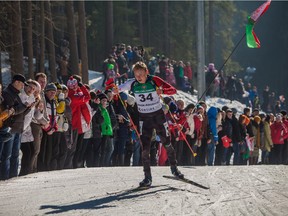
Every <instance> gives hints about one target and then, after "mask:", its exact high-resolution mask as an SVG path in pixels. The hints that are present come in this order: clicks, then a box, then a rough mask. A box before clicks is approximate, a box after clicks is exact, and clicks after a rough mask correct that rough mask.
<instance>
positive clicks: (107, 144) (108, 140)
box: [101, 136, 114, 166]
mask: <svg viewBox="0 0 288 216" xmlns="http://www.w3.org/2000/svg"><path fill="white" fill-rule="evenodd" d="M113 141H114V139H113V138H112V137H110V136H103V137H102V141H101V166H110V164H111V163H110V162H111V156H112V153H113V151H114V144H113Z"/></svg>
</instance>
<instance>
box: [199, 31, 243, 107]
mask: <svg viewBox="0 0 288 216" xmlns="http://www.w3.org/2000/svg"><path fill="white" fill-rule="evenodd" d="M245 36H246V33H244V35H243V36H242V38H241V39H240V40H239V41H238V43H237V44H236V46H235V47H234V49H233V50H232V52H231V53H230V55H229V56H228V57H227V58H226V60H225V61H224V63H223V64H222V65H221V67H220V68H219V70H218V71H217V73H216V74H215V76H214V78H213V80H212V81H211V82H210V83H209V85H208V87H206V89H205V91H204V92H203V93H202V95H201V97H199V99H198V101H197V103H196V104H198V103H199V101H200V100H201V99H202V98H203V97H204V95H205V94H206V93H207V91H208V90H209V88H210V87H211V85H212V83H213V82H214V80H215V79H216V77H217V76H218V75H219V73H220V71H221V70H222V69H223V68H224V66H225V65H226V63H227V62H228V60H229V59H230V57H231V56H232V54H233V53H234V52H235V50H236V49H237V48H238V46H239V45H240V43H241V42H242V40H243V39H244V38H245Z"/></svg>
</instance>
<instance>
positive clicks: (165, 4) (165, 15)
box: [164, 1, 170, 56]
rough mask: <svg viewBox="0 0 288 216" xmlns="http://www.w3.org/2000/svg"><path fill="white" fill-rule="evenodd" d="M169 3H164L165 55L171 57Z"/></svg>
mask: <svg viewBox="0 0 288 216" xmlns="http://www.w3.org/2000/svg"><path fill="white" fill-rule="evenodd" d="M168 13H169V9H168V1H164V50H165V55H166V56H170V50H169V22H168V17H169V16H168Z"/></svg>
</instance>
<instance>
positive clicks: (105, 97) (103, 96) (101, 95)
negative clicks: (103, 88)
mask: <svg viewBox="0 0 288 216" xmlns="http://www.w3.org/2000/svg"><path fill="white" fill-rule="evenodd" d="M97 97H98V98H99V99H100V100H102V99H107V100H108V97H107V95H106V94H105V93H103V92H101V93H99V94H97Z"/></svg>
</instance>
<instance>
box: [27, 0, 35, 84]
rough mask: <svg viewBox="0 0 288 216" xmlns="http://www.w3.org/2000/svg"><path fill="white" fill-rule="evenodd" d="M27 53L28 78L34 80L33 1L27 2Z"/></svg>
mask: <svg viewBox="0 0 288 216" xmlns="http://www.w3.org/2000/svg"><path fill="white" fill-rule="evenodd" d="M27 51H28V77H29V78H31V79H34V69H33V39H32V2H31V0H30V1H27Z"/></svg>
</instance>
